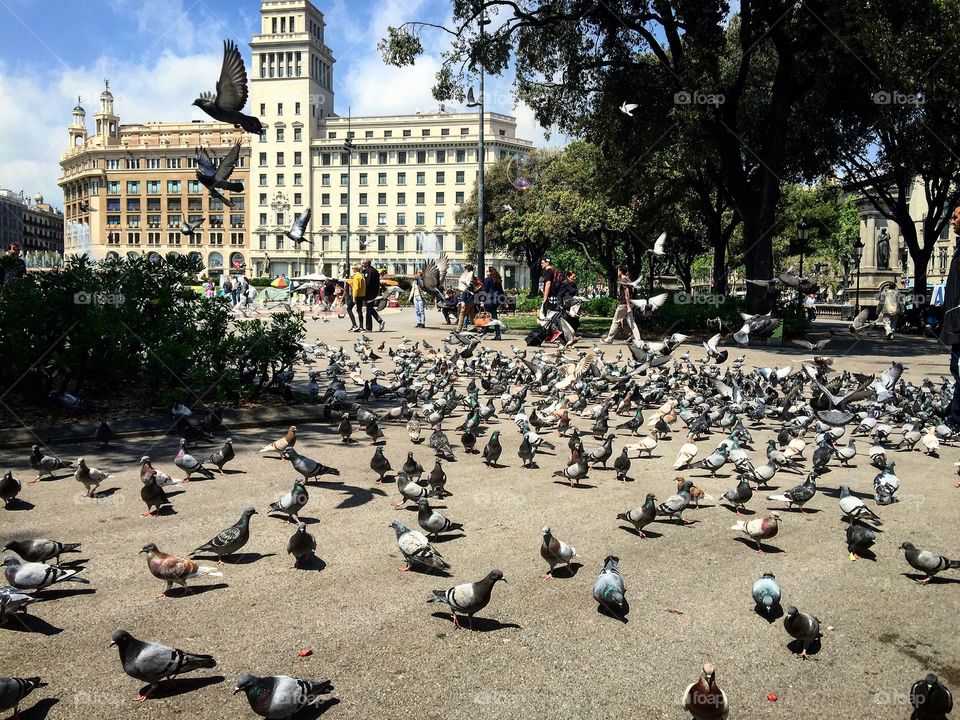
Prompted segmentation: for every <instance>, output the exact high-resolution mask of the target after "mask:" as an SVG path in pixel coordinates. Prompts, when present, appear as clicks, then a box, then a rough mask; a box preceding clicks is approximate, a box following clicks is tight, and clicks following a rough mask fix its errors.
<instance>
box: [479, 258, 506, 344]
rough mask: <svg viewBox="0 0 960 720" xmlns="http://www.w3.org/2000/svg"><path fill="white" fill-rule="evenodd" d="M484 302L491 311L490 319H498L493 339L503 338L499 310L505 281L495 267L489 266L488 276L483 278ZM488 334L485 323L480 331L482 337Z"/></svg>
mask: <svg viewBox="0 0 960 720" xmlns="http://www.w3.org/2000/svg"><path fill="white" fill-rule="evenodd" d="M480 297H481V299H482V302H483V309H484V310H485V311H487V312H488V313H490V320H491V321H497V324H496V325H495V326H494V328H493V329H494V333H493V339H494V340H502V339H503V338H501V337H500V322H499V321H500V315H499V314H498V312H497V311H498V310H499V308H500V303H501V302H503V281H502V280H501V279H500V273H498V272H497V269H496V268H494V267H488V268H487V277H486V278H484V280H483V290H482V291H481V292H480ZM486 334H487V326H486V325H484V327H483V330H481V331H480V337H483V336H484V335H486Z"/></svg>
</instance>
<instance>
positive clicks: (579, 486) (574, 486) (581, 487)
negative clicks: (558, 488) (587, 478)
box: [553, 480, 596, 490]
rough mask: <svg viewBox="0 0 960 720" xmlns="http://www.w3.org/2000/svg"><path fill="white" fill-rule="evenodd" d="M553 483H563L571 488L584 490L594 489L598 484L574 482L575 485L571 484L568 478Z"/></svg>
mask: <svg viewBox="0 0 960 720" xmlns="http://www.w3.org/2000/svg"><path fill="white" fill-rule="evenodd" d="M553 484H554V485H563V486H564V487H569V488H579V489H582V490H592V489H593V488H595V487H596V485H587V484H586V483H574V484H573V485H571V484H570V482H569V481H568V480H554V481H553Z"/></svg>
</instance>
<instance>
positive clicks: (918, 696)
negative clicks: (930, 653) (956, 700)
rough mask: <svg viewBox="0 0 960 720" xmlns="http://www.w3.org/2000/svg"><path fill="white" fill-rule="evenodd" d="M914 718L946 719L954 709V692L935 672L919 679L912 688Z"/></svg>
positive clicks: (919, 719)
mask: <svg viewBox="0 0 960 720" xmlns="http://www.w3.org/2000/svg"><path fill="white" fill-rule="evenodd" d="M910 704H911V705H912V706H913V709H914V713H913V715H912V716H911V718H913V720H946V717H947V715H949V714H950V711H951V710H953V693H951V692H950V689H949V688H948V687H947V686H946V685H944V684H943V683H942V682H940V680H938V679H937V676H936V675H934V674H933V673H928V674H927V676H926V677H925V678H922V679H920V680H917V681H916V682H915V683H914V684H913V686H912V687H911V688H910Z"/></svg>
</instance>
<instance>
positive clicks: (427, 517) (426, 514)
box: [417, 497, 463, 538]
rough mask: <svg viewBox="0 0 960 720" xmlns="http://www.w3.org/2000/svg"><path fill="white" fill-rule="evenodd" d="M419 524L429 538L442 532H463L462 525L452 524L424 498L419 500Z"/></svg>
mask: <svg viewBox="0 0 960 720" xmlns="http://www.w3.org/2000/svg"><path fill="white" fill-rule="evenodd" d="M417 508H418V509H417V522H418V523H419V524H420V527H422V528H423V529H424V530H425V531H426V533H427V537H428V538H429V537H430V536H431V535H433V536H436V535H438V534H440V533H442V532H456V531H457V530H463V525H461V524H460V523H455V522H451V521H450V520H448V519H447V518H445V517H444V516H443V515H442V514H440V513H438V512H437V511H436V510H434V509H433V508H431V507H430V501H429V500H427V498H425V497H422V498H419V499H418V500H417Z"/></svg>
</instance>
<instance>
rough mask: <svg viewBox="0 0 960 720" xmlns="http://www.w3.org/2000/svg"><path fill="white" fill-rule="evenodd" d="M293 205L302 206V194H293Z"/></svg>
mask: <svg viewBox="0 0 960 720" xmlns="http://www.w3.org/2000/svg"><path fill="white" fill-rule="evenodd" d="M293 204H294V205H303V194H302V193H294V194H293Z"/></svg>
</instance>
